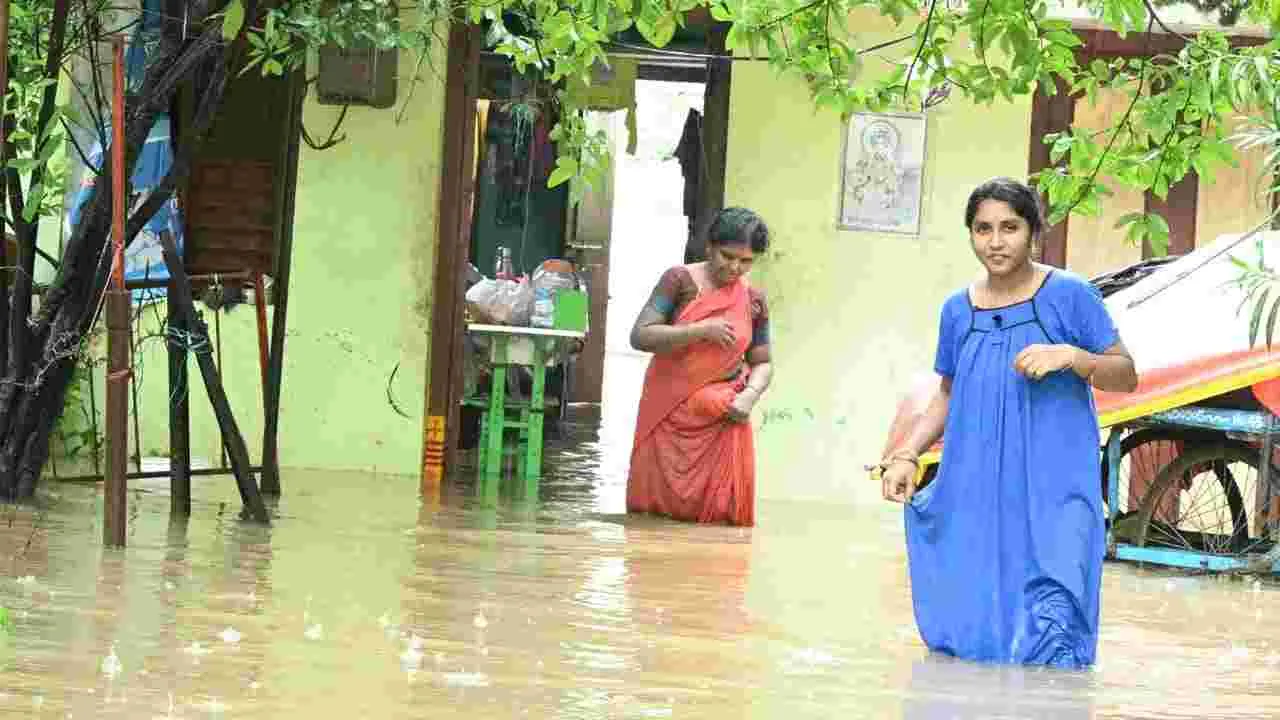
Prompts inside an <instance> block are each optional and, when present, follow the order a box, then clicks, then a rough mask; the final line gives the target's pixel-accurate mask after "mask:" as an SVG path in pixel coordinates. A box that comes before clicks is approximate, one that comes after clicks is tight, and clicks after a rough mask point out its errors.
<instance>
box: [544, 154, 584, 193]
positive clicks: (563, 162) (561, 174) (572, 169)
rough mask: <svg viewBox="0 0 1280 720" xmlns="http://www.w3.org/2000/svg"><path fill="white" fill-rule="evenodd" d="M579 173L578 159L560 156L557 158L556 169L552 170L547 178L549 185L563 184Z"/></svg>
mask: <svg viewBox="0 0 1280 720" xmlns="http://www.w3.org/2000/svg"><path fill="white" fill-rule="evenodd" d="M577 174H578V161H577V160H574V159H573V158H571V157H560V158H559V159H557V160H556V169H555V170H553V171H552V172H551V177H549V178H547V187H549V188H553V187H556V186H557V185H563V184H564V183H565V182H566V181H568V180H571V179H572V178H573V177H574V176H576V175H577Z"/></svg>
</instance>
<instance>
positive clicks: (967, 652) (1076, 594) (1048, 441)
mask: <svg viewBox="0 0 1280 720" xmlns="http://www.w3.org/2000/svg"><path fill="white" fill-rule="evenodd" d="M1118 340H1119V335H1118V334H1117V332H1116V328H1115V324H1114V322H1113V321H1112V320H1111V316H1110V315H1109V314H1108V313H1107V309H1106V307H1105V306H1104V305H1103V303H1102V297H1101V295H1100V294H1099V293H1098V292H1097V290H1096V289H1094V288H1093V287H1092V286H1091V285H1089V284H1088V283H1087V282H1085V281H1083V280H1081V279H1080V278H1079V277H1076V276H1075V275H1072V274H1070V273H1066V272H1063V271H1061V270H1055V271H1051V272H1050V273H1049V275H1048V276H1047V277H1046V278H1045V280H1044V283H1043V284H1042V285H1041V287H1040V289H1039V290H1038V291H1037V292H1036V294H1035V295H1034V296H1033V297H1032V299H1030V300H1027V301H1026V302H1022V303H1017V304H1014V305H1009V306H1006V307H1001V308H994V309H979V308H975V307H974V306H973V303H972V301H971V300H970V297H969V293H968V291H967V290H965V291H961V292H959V293H956V294H955V295H953V296H952V297H951V298H950V299H948V300H947V302H946V304H945V305H944V306H943V309H942V320H941V325H940V331H939V338H938V352H937V360H936V363H935V370H936V371H937V372H938V374H940V375H942V376H944V377H948V378H951V379H952V389H951V404H950V410H949V412H948V414H947V422H946V427H945V430H944V434H943V443H944V447H943V458H942V464H941V467H940V468H939V471H938V474H937V477H936V478H935V480H934V481H933V482H932V483H931V484H930V485H929V486H927V487H926V488H924V489H923V490H921V491H920V492H919V493H917V494H916V495H915V496H914V497H913V498H912V500H911V502H910V504H908V505H907V508H906V535H907V554H908V558H909V562H910V572H911V592H912V602H913V605H914V607H915V616H916V624H917V626H918V627H919V629H920V635H921V637H922V638H923V639H924V641H925V643H926V644H927V645H928V646H929V648H930V649H931V650H933V651H935V652H940V653H944V654H947V655H954V656H957V657H961V658H967V659H971V660H978V661H985V662H1000V663H1019V664H1032V665H1053V666H1058V667H1067V668H1082V667H1086V666H1089V665H1091V664H1093V662H1094V657H1095V654H1096V650H1097V643H1098V604H1099V598H1098V596H1099V585H1100V582H1101V575H1102V558H1103V553H1104V549H1105V534H1104V528H1103V511H1102V496H1101V489H1100V476H1099V471H1100V468H1099V431H1098V423H1097V412H1096V410H1095V408H1094V404H1093V394H1092V392H1091V390H1090V389H1089V387H1088V385H1087V384H1086V383H1085V381H1084V380H1083V379H1081V378H1080V376H1078V375H1076V374H1075V373H1074V372H1072V371H1070V370H1065V371H1061V372H1057V373H1053V374H1051V375H1049V376H1046V377H1045V378H1043V379H1041V380H1039V381H1032V380H1028V379H1026V378H1024V377H1023V376H1021V375H1020V374H1018V373H1017V372H1016V371H1015V370H1014V369H1013V362H1014V358H1016V357H1017V355H1018V353H1019V352H1021V351H1022V350H1023V348H1025V347H1027V346H1028V345H1032V344H1036V343H1047V344H1056V343H1065V344H1069V345H1074V346H1076V347H1079V348H1083V349H1084V350H1088V351H1089V352H1092V353H1099V354H1100V353H1102V352H1103V351H1105V350H1107V349H1108V348H1110V347H1111V346H1112V345H1114V344H1115V343H1116V342H1117V341H1118Z"/></svg>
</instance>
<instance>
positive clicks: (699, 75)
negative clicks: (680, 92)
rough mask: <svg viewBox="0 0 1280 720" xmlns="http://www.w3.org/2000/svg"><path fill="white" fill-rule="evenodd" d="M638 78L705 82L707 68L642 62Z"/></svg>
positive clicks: (639, 66) (637, 70) (638, 69)
mask: <svg viewBox="0 0 1280 720" xmlns="http://www.w3.org/2000/svg"><path fill="white" fill-rule="evenodd" d="M636 79H638V80H655V81H658V82H682V83H705V82H706V81H707V68H706V67H703V66H690V65H657V64H653V63H644V62H642V63H640V65H638V66H637V67H636Z"/></svg>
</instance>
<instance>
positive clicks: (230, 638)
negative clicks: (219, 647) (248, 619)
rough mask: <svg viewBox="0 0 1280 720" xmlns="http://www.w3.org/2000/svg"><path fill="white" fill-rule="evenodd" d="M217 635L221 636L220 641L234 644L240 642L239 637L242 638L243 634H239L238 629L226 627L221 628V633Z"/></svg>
mask: <svg viewBox="0 0 1280 720" xmlns="http://www.w3.org/2000/svg"><path fill="white" fill-rule="evenodd" d="M218 637H220V638H222V642H224V643H227V644H229V645H234V644H235V643H238V642H240V638H242V637H243V636H242V635H241V634H240V631H239V630H236V629H235V628H233V627H228V628H226V629H225V630H223V631H222V633H221V634H219V635H218Z"/></svg>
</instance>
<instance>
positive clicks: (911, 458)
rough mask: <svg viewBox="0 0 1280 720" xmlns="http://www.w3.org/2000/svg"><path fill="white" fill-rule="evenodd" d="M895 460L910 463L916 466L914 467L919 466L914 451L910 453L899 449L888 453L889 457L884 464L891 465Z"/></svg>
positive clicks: (918, 460) (917, 467)
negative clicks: (890, 453)
mask: <svg viewBox="0 0 1280 720" xmlns="http://www.w3.org/2000/svg"><path fill="white" fill-rule="evenodd" d="M895 462H904V463H911V464H912V465H914V466H915V467H916V469H919V468H920V458H918V457H917V456H916V454H915V453H911V452H908V451H904V450H899V451H898V452H896V453H893V454H892V455H890V456H889V459H888V460H887V461H886V464H887V465H892V464H893V463H895Z"/></svg>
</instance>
